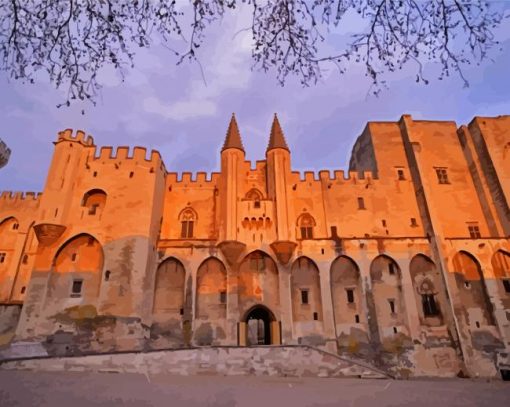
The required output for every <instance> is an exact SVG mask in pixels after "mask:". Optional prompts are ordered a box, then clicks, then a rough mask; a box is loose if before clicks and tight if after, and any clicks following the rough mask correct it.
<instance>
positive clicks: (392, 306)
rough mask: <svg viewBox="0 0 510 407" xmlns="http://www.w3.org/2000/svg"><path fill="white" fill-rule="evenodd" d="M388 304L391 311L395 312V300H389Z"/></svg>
mask: <svg viewBox="0 0 510 407" xmlns="http://www.w3.org/2000/svg"><path fill="white" fill-rule="evenodd" d="M388 304H389V305H390V312H391V313H392V314H394V313H395V300H388Z"/></svg>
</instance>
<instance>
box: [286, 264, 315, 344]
mask: <svg viewBox="0 0 510 407" xmlns="http://www.w3.org/2000/svg"><path fill="white" fill-rule="evenodd" d="M290 282H291V297H292V320H293V322H294V328H295V333H296V335H297V337H306V336H310V335H320V334H322V331H323V326H322V318H323V317H322V297H321V286H320V276H319V269H318V268H317V266H316V264H315V263H314V262H313V261H312V260H311V259H309V258H308V257H304V256H302V257H299V258H297V259H296V260H295V261H294V263H293V264H292V267H291V274H290Z"/></svg>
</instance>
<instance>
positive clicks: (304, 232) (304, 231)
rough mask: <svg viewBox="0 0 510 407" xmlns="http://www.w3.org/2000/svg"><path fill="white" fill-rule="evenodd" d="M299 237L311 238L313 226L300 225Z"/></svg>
mask: <svg viewBox="0 0 510 407" xmlns="http://www.w3.org/2000/svg"><path fill="white" fill-rule="evenodd" d="M301 239H303V240H305V239H313V227H311V226H301Z"/></svg>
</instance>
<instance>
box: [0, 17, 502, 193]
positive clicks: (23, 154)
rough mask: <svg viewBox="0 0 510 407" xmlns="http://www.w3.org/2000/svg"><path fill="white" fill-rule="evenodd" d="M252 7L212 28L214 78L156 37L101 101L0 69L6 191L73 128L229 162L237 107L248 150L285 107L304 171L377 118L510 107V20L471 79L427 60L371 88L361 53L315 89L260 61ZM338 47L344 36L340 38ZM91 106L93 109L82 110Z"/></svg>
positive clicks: (339, 162)
mask: <svg viewBox="0 0 510 407" xmlns="http://www.w3.org/2000/svg"><path fill="white" fill-rule="evenodd" d="M249 18H250V16H249V14H247V13H237V14H235V15H234V16H228V17H226V18H225V19H224V20H223V21H222V22H221V24H216V25H215V26H213V27H211V28H210V29H209V30H208V37H207V38H206V44H204V46H203V47H201V50H202V54H201V55H200V56H199V57H200V61H201V63H202V66H203V69H204V74H205V79H206V82H207V84H205V83H204V81H203V80H202V76H201V73H200V70H199V68H198V66H197V65H196V64H187V63H184V64H182V65H180V66H176V65H175V58H174V57H173V56H172V55H171V54H170V53H169V51H168V50H167V49H165V48H164V47H162V46H160V45H158V44H154V46H153V47H151V48H150V49H149V50H140V51H138V52H137V57H136V60H135V65H136V66H135V68H134V69H133V70H131V71H129V72H128V75H127V77H126V81H125V82H124V83H121V82H120V80H119V79H118V77H117V75H116V74H115V72H113V71H110V70H105V71H104V72H102V75H101V80H102V83H103V85H104V87H103V90H102V92H101V96H100V97H99V99H98V103H97V105H96V106H95V107H94V106H92V105H91V104H84V105H80V104H76V105H74V106H71V107H70V108H65V107H63V108H60V109H57V108H56V105H57V104H58V103H60V102H62V101H63V94H64V90H55V89H54V88H53V87H52V85H50V84H47V83H44V81H40V82H39V83H37V84H35V85H23V84H20V83H17V82H15V81H9V80H8V79H7V77H6V76H5V74H3V73H0V104H1V109H0V123H1V126H0V137H1V138H2V139H3V140H4V141H5V142H6V143H7V144H8V145H9V147H10V148H11V150H12V154H11V160H10V162H9V164H8V165H7V166H6V167H4V168H3V169H2V170H0V190H21V191H41V190H42V189H43V187H44V182H45V178H46V173H47V170H48V167H49V164H50V160H51V155H52V152H53V144H52V141H54V140H55V139H56V134H57V132H58V131H60V130H62V129H65V128H74V129H83V130H85V131H86V132H87V133H89V134H92V135H93V136H94V139H95V142H96V144H97V145H98V146H103V145H113V146H120V145H128V146H136V145H140V146H145V147H147V148H148V149H156V150H158V151H159V152H160V153H161V155H162V156H163V159H164V161H165V165H166V168H167V170H169V171H178V172H182V171H193V172H196V171H207V172H210V171H217V170H218V169H219V152H220V149H221V146H222V144H223V140H224V137H225V132H226V129H227V126H228V122H229V119H230V115H231V114H232V112H235V113H236V116H237V120H238V123H239V127H240V131H241V136H242V138H243V142H244V146H245V149H246V153H247V159H249V160H259V159H264V154H265V148H266V146H267V142H268V138H269V130H270V125H271V120H272V115H273V113H274V112H277V113H278V116H279V118H280V123H281V124H282V127H283V130H284V133H285V136H286V138H287V142H288V144H289V147H290V149H291V152H292V167H293V168H294V169H295V170H300V171H302V170H320V169H347V165H348V162H349V155H350V150H351V148H352V145H353V143H354V141H355V139H356V137H357V136H358V135H359V134H360V132H361V131H362V130H363V128H364V126H365V124H366V122H367V121H371V120H372V121H375V120H386V121H392V120H398V119H399V117H400V116H401V115H402V114H403V113H409V114H411V115H412V116H413V117H414V118H416V119H428V120H455V121H456V122H457V124H459V125H460V124H466V123H468V122H469V121H470V120H471V119H472V117H474V116H476V115H480V116H484V115H485V116H497V115H502V114H510V22H509V21H506V22H504V23H503V25H502V26H501V27H500V28H499V29H498V32H497V33H498V37H499V40H500V41H501V46H502V48H503V50H502V51H496V50H494V52H493V53H492V57H493V62H487V63H485V64H484V65H483V66H480V67H479V66H475V67H473V68H471V69H469V70H466V71H465V74H466V77H467V79H468V80H469V82H470V87H469V88H463V86H462V82H461V81H460V79H459V78H458V77H457V76H451V77H450V78H447V80H443V81H439V80H437V79H435V77H437V75H436V76H434V72H435V71H436V70H437V67H434V66H432V65H427V66H426V67H425V75H426V76H427V77H428V79H431V80H430V83H429V85H422V84H417V83H416V82H415V70H414V67H410V69H408V70H403V71H400V72H399V73H398V74H397V75H393V76H388V77H387V79H388V82H389V85H390V89H389V90H385V91H383V92H382V94H381V95H380V96H379V97H373V96H369V97H367V90H368V87H369V85H370V84H369V81H368V80H367V79H366V78H365V76H364V71H363V66H361V65H355V64H353V65H352V66H351V67H350V69H349V71H348V73H347V74H345V75H342V76H340V75H339V74H338V73H337V71H336V70H335V69H336V68H334V67H326V69H325V72H324V78H323V80H322V81H321V82H320V83H318V84H317V85H316V86H312V87H309V88H303V87H301V85H300V84H299V83H298V81H297V80H289V82H288V84H287V85H286V86H285V87H283V88H282V87H280V86H279V85H278V84H277V82H276V79H275V76H274V74H272V73H267V74H264V73H261V72H256V71H252V70H250V67H251V64H252V61H251V58H250V35H249V33H247V32H242V33H240V34H238V35H235V36H234V34H235V33H236V32H238V31H239V30H241V29H243V28H245V27H246V26H247V25H248V20H249ZM357 24H359V21H356V19H355V18H352V19H348V20H347V22H346V24H345V25H344V26H343V28H342V29H336V30H335V31H334V32H333V33H331V34H330V35H329V37H328V43H327V44H326V45H325V46H326V47H329V48H331V49H335V44H337V45H338V44H340V43H341V42H343V41H345V38H346V35H348V34H349V32H350V30H352V29H353V28H355V27H356V26H357ZM336 48H338V46H337V47H336ZM83 108H85V110H86V114H85V115H82V114H81V110H82V109H83Z"/></svg>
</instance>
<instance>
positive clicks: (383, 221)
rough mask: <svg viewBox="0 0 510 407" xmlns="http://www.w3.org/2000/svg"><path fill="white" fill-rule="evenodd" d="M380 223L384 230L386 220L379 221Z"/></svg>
mask: <svg viewBox="0 0 510 407" xmlns="http://www.w3.org/2000/svg"><path fill="white" fill-rule="evenodd" d="M381 223H382V225H383V228H385V227H386V219H383V220H382V221H381Z"/></svg>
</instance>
